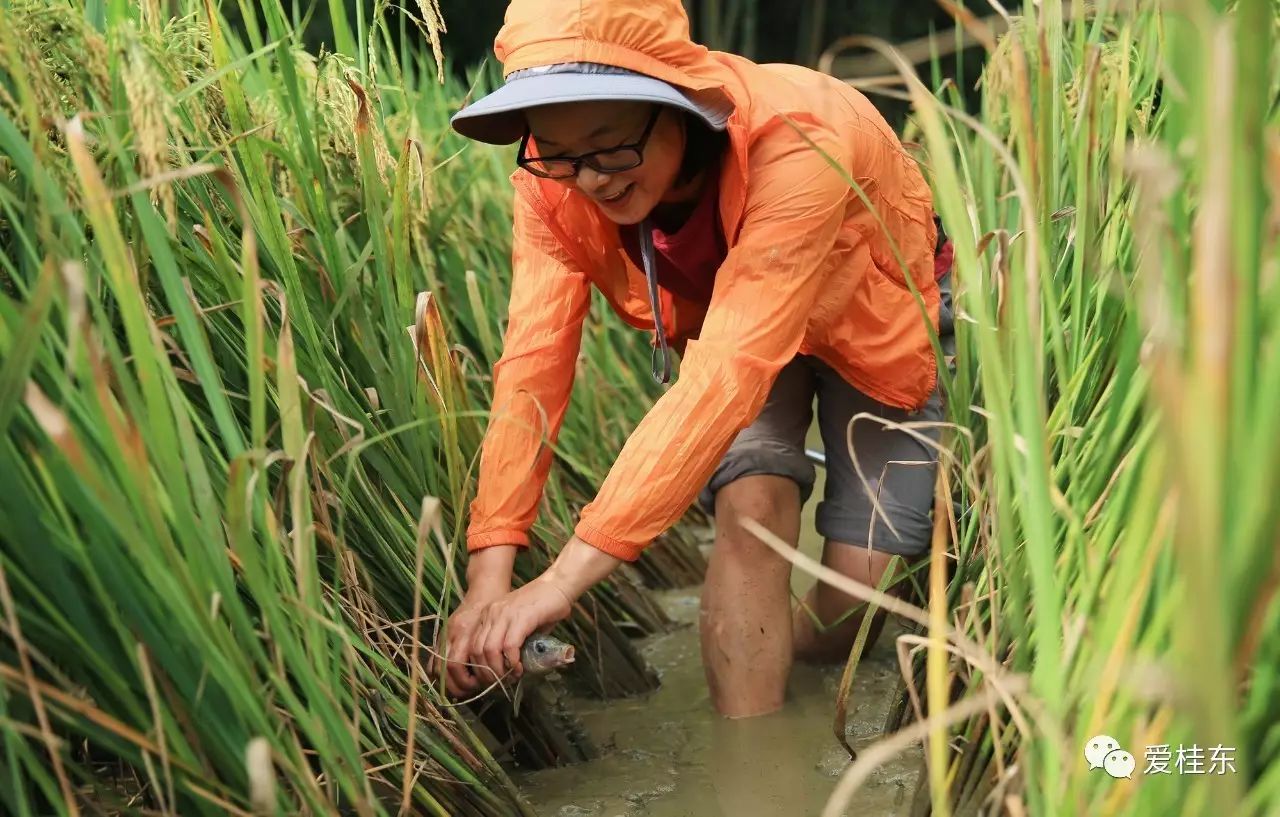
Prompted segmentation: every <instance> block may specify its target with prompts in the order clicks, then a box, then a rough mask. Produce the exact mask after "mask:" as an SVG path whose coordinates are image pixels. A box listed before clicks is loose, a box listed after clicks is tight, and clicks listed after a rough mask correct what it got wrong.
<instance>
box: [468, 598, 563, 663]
mask: <svg viewBox="0 0 1280 817" xmlns="http://www.w3.org/2000/svg"><path fill="white" fill-rule="evenodd" d="M572 610H573V606H572V604H571V602H570V598H569V596H568V594H566V593H565V591H564V590H561V589H560V587H559V586H558V585H556V584H555V582H553V581H552V580H550V579H548V578H547V577H546V575H545V574H544V575H542V576H539V577H538V578H536V579H534V580H533V581H531V582H529V583H528V584H526V585H524V586H523V587H519V588H517V589H515V590H513V591H511V592H510V593H508V594H507V595H506V596H503V597H502V598H500V599H498V600H496V601H493V602H491V603H490V604H488V605H487V606H486V607H485V608H484V611H483V612H482V613H481V623H480V625H479V628H478V629H477V631H476V635H475V638H474V639H473V641H472V644H471V656H472V660H474V661H475V662H477V663H479V664H482V665H484V666H485V667H487V668H488V669H489V671H490V672H492V673H493V677H494V678H501V677H503V676H504V675H506V673H507V672H508V671H510V672H512V674H513V677H514V678H519V677H520V675H521V674H522V673H523V672H524V667H523V665H522V664H521V663H520V648H521V647H523V646H524V642H525V639H527V638H528V637H529V636H530V635H532V634H533V633H534V632H535V631H537V630H539V629H541V628H547V629H550V626H551V625H553V624H555V623H556V622H557V621H563V620H564V619H566V618H568V617H569V614H570V613H571V612H572Z"/></svg>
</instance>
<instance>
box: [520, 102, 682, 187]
mask: <svg viewBox="0 0 1280 817" xmlns="http://www.w3.org/2000/svg"><path fill="white" fill-rule="evenodd" d="M661 115H662V105H659V104H657V103H654V106H653V113H651V114H649V121H648V123H646V124H645V126H644V131H643V132H641V134H640V138H639V139H637V140H636V141H634V142H631V143H629V144H624V145H615V146H614V147H611V148H602V149H600V150H589V151H587V152H586V153H580V154H578V155H577V156H566V155H560V156H533V157H529V156H526V155H525V151H526V149H527V148H528V145H529V137H530V136H532V135H533V132H532V131H530V130H529V129H528V128H526V129H525V132H524V136H522V137H520V148H519V150H518V151H516V164H517V165H518V166H520V167H522V168H524V169H525V170H527V171H528V172H530V173H532V174H533V175H535V176H537V177H538V178H540V179H573V178H577V175H578V174H579V173H581V172H582V166H583V165H584V164H585V165H586V166H587V167H589V168H591V169H592V170H594V171H595V172H597V173H602V174H604V175H611V174H613V173H623V172H625V171H627V170H635V169H636V168H637V167H639V166H640V165H642V164H644V146H645V145H646V144H647V143H648V141H649V136H650V135H652V133H653V129H654V127H656V126H657V124H658V117H660V116H661ZM622 150H631V151H635V154H636V163H635V164H633V165H627V166H626V167H614V168H602V167H599V166H597V165H595V164H593V163H592V161H591V159H592V157H594V156H596V155H598V154H601V153H613V152H615V151H622ZM534 162H568V163H569V164H570V166H571V167H572V168H573V172H572V173H570V174H569V175H567V176H548V175H546V174H545V173H539V172H538V171H536V170H534V169H533V168H531V167H530V165H531V164H532V163H534Z"/></svg>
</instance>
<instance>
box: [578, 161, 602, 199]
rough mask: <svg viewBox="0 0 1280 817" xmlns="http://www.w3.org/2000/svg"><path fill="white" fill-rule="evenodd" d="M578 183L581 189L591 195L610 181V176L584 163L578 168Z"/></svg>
mask: <svg viewBox="0 0 1280 817" xmlns="http://www.w3.org/2000/svg"><path fill="white" fill-rule="evenodd" d="M577 183H578V189H579V190H581V191H582V192H583V193H586V194H587V195H589V196H594V195H596V194H597V193H599V192H600V191H601V190H603V189H604V187H605V185H607V184H608V183H609V177H608V175H606V174H604V173H600V172H598V171H596V170H594V169H592V168H591V167H589V166H587V165H585V164H584V165H582V167H580V168H579V169H578V178H577Z"/></svg>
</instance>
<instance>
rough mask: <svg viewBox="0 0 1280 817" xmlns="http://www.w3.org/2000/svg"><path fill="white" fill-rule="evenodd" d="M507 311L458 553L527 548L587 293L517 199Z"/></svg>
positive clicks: (578, 273)
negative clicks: (463, 540) (461, 548)
mask: <svg viewBox="0 0 1280 817" xmlns="http://www.w3.org/2000/svg"><path fill="white" fill-rule="evenodd" d="M514 225H515V226H514V240H513V248H512V254H511V267H512V281H511V301H510V307H509V309H508V313H507V330H506V335H505V338H504V340H503V347H502V357H501V359H499V361H498V362H497V363H496V364H494V367H493V381H494V385H493V407H492V412H491V414H490V420H489V427H488V429H487V430H486V431H485V436H484V442H483V444H482V446H481V454H480V476H479V485H478V487H477V492H476V498H475V500H474V501H473V502H472V503H471V522H470V524H469V525H468V528H467V550H469V551H474V550H478V549H480V548H484V547H489V546H491V545H520V546H527V545H528V544H529V534H528V531H529V527H530V526H531V525H532V524H533V520H534V518H535V517H536V516H537V508H538V500H539V498H540V497H541V496H542V489H543V487H544V486H545V484H546V481H547V474H548V473H549V471H550V469H551V461H552V450H551V446H552V445H554V443H555V441H556V438H557V436H558V434H559V431H560V425H561V422H562V421H563V420H564V414H565V409H566V408H567V407H568V405H569V395H570V392H571V390H572V387H573V377H574V371H575V363H576V361H577V357H578V349H579V347H580V346H581V341H582V322H583V320H584V318H585V317H586V315H587V310H588V308H589V306H590V303H591V297H590V296H591V285H590V283H589V282H588V281H587V279H586V276H585V275H583V273H582V272H581V270H580V269H578V267H577V265H576V264H574V263H573V261H572V260H571V259H570V257H569V254H568V253H567V252H566V251H565V249H564V248H563V247H562V246H561V245H560V243H559V241H558V240H557V239H556V238H555V236H554V235H552V234H551V232H550V231H549V230H548V229H547V227H546V225H545V224H543V222H542V220H541V218H539V216H538V215H537V214H536V213H534V212H533V210H532V208H531V207H530V206H529V204H528V203H527V202H525V201H524V199H523V198H522V197H521V196H519V195H517V196H516V204H515V216H514Z"/></svg>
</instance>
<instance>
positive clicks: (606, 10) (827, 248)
mask: <svg viewBox="0 0 1280 817" xmlns="http://www.w3.org/2000/svg"><path fill="white" fill-rule="evenodd" d="M494 50H495V52H496V53H497V55H498V58H499V59H500V60H501V61H502V63H503V70H504V73H511V72H512V71H516V70H519V69H521V68H529V67H533V66H538V65H548V64H552V63H558V62H572V61H588V62H599V63H606V64H610V65H617V66H621V67H623V68H629V69H631V70H634V71H639V72H642V73H645V74H649V75H650V76H655V77H657V78H659V79H662V80H665V81H667V82H670V83H672V84H674V85H677V86H681V87H683V88H687V89H694V90H697V91H700V92H703V93H712V94H714V93H723V94H727V95H728V97H729V98H730V99H731V100H732V102H733V103H734V105H735V110H734V113H733V115H732V117H731V118H730V119H729V124H728V134H729V149H728V151H727V155H726V157H725V159H724V163H723V165H722V168H721V174H720V220H721V224H722V226H723V228H724V234H725V237H726V239H727V242H728V246H729V253H728V257H727V258H726V259H725V261H724V264H723V265H722V266H721V267H720V269H719V271H718V272H717V274H716V282H715V290H714V294H713V295H712V299H711V303H710V306H709V307H705V308H704V307H701V306H699V305H697V304H693V303H690V302H688V301H683V300H681V299H680V298H676V297H673V296H672V295H671V294H670V293H667V292H665V291H663V292H662V295H661V298H662V301H661V307H662V309H661V311H662V315H663V319H664V327H665V328H666V331H667V335H668V337H670V338H672V339H673V342H674V343H675V344H676V345H677V346H679V345H680V344H681V343H682V342H686V341H687V345H686V346H685V351H684V354H683V356H682V358H681V365H680V372H679V378H678V380H677V381H676V382H675V383H674V385H672V386H671V388H670V389H669V390H668V391H667V392H666V393H665V394H664V395H663V396H662V397H661V398H660V399H659V400H658V401H657V403H656V404H655V405H654V406H653V408H652V409H651V410H650V412H649V413H648V415H647V416H646V417H645V418H644V420H642V421H641V423H640V424H639V425H638V426H637V427H636V429H635V431H634V433H633V434H632V435H631V438H630V439H629V440H627V443H626V445H625V446H624V447H623V449H622V452H621V453H620V454H619V455H618V458H617V460H616V462H615V463H614V466H613V468H612V469H611V470H610V471H609V474H608V476H607V477H606V479H605V480H604V483H603V484H602V485H601V486H600V492H599V494H598V495H597V497H596V499H595V501H593V502H591V503H590V504H589V505H587V506H586V507H585V508H584V509H583V511H582V515H581V518H580V519H579V522H578V525H577V528H576V530H575V533H576V534H577V535H578V536H579V537H581V538H582V539H583V540H585V541H586V542H588V543H590V544H591V545H593V546H595V547H597V548H599V549H601V550H603V551H606V552H608V553H611V554H613V555H615V556H618V557H620V558H622V559H626V560H628V561H631V560H635V559H636V558H638V557H639V555H640V552H641V551H642V550H643V549H644V548H645V547H647V546H648V545H649V543H651V542H652V541H653V540H654V538H655V537H657V536H658V535H659V534H661V533H662V532H663V531H665V530H666V529H667V528H668V527H670V526H671V525H672V524H674V523H675V522H676V521H677V520H678V519H679V518H680V516H681V515H682V514H683V513H684V512H685V510H687V509H688V507H689V506H690V505H691V504H692V503H693V501H694V499H695V497H696V496H697V494H698V491H699V490H700V489H701V487H702V485H703V484H705V483H706V481H707V480H708V479H709V478H710V476H711V474H712V472H713V471H714V470H715V467H716V465H717V463H718V462H719V461H720V459H721V457H722V456H723V455H724V453H725V451H726V450H727V449H728V447H729V444H730V443H731V442H732V441H733V439H734V437H736V436H737V434H738V432H739V431H740V430H741V429H743V428H745V427H746V426H747V425H749V424H750V423H751V422H752V421H753V420H754V419H755V418H756V416H757V415H758V414H759V413H760V410H761V409H762V408H763V406H764V403H765V397H766V396H767V395H768V393H769V389H770V387H771V386H772V384H773V381H774V378H775V377H776V375H777V373H778V371H779V370H780V369H781V368H782V367H783V366H784V365H786V364H787V363H788V362H789V361H790V360H791V359H792V358H793V357H794V356H795V355H796V354H797V353H800V354H809V355H814V356H816V357H818V358H820V359H822V360H823V361H825V362H826V363H827V364H829V365H830V366H831V367H832V368H834V369H835V370H836V371H837V372H839V373H840V374H841V375H842V376H843V377H844V378H845V379H846V380H848V381H849V382H850V383H852V384H853V385H854V386H856V387H857V388H858V389H860V390H861V391H863V392H865V393H866V394H868V395H871V396H872V397H874V398H876V399H877V400H880V401H881V402H884V403H887V404H889V405H893V406H898V407H903V408H916V407H919V406H921V405H923V404H924V402H925V400H926V399H927V397H928V396H929V394H930V393H931V392H932V391H933V388H934V383H935V379H936V371H935V364H934V357H933V351H932V348H931V346H930V343H929V340H928V333H927V330H926V327H925V322H924V320H922V316H921V313H920V308H919V306H918V304H917V302H916V300H915V296H914V295H912V293H911V291H910V289H909V287H908V285H907V283H906V281H905V278H904V271H903V267H904V266H905V268H906V273H905V274H909V275H910V276H911V279H912V281H913V282H914V284H915V287H916V288H917V289H918V290H919V292H920V293H921V295H922V296H923V301H924V304H925V307H926V310H927V313H928V317H929V320H930V321H931V322H932V323H933V325H934V327H935V328H936V326H937V320H938V289H937V286H936V283H935V281H934V277H933V253H934V244H935V241H936V233H935V228H934V224H933V221H932V214H933V207H932V200H931V196H930V192H929V189H928V187H927V186H926V185H925V182H924V179H923V178H922V176H921V174H920V170H919V168H918V167H917V166H916V163H915V161H914V160H913V159H912V158H911V157H910V156H909V155H908V154H907V153H906V152H905V151H904V149H903V147H902V145H901V143H900V142H899V141H898V139H897V137H896V136H895V135H894V133H893V131H892V130H891V129H890V128H889V126H888V125H887V124H886V123H885V121H884V119H883V118H882V117H881V116H880V115H879V114H878V113H877V112H876V110H875V108H874V107H873V106H872V105H871V103H870V102H868V101H867V99H866V98H865V97H864V96H863V95H862V94H860V93H858V92H857V91H855V90H853V89H852V88H850V87H849V86H848V85H846V84H845V83H843V82H840V81H838V80H836V79H834V78H832V77H829V76H827V75H825V74H821V73H817V72H815V71H811V70H809V69H806V68H801V67H798V66H792V65H757V64H755V63H753V62H751V61H750V60H747V59H743V58H742V57H738V56H735V55H733V54H725V53H720V52H713V51H708V50H707V49H705V48H704V47H702V46H700V45H696V44H694V43H693V42H692V41H691V40H690V39H689V23H688V18H687V17H686V16H685V12H684V8H683V6H682V5H681V3H680V2H679V0H581V2H574V3H567V2H553V1H552V0H514V2H512V3H511V5H510V6H509V7H508V10H507V14H506V23H505V25H504V26H503V28H502V30H501V31H500V32H499V34H498V37H497V41H496V43H495V49H494ZM784 117H786V119H789V120H790V121H791V123H794V125H795V126H796V127H798V128H799V129H800V130H801V131H803V134H804V135H803V136H802V135H801V134H799V133H797V132H796V128H795V127H793V126H792V125H791V124H788V123H787V121H785V120H784ZM806 137H807V139H808V140H812V142H813V143H814V144H816V145H817V146H818V147H819V148H821V149H822V150H823V151H825V152H826V153H827V154H828V155H829V156H830V157H831V158H832V159H833V160H834V161H835V162H836V163H838V164H839V166H840V168H842V169H843V172H841V171H837V170H835V169H834V168H833V167H832V166H831V164H830V163H829V162H828V160H827V159H826V158H824V157H823V156H822V154H821V153H819V152H818V151H816V150H814V149H813V147H812V146H811V145H810V144H809V142H808V141H806ZM845 174H847V176H848V177H849V178H852V179H853V180H855V181H856V182H857V184H858V185H859V186H860V187H861V190H862V193H863V194H864V195H865V196H866V197H867V199H868V200H869V201H870V203H871V204H872V205H873V206H874V209H870V208H868V207H867V206H866V204H865V203H864V201H863V200H862V198H861V197H860V196H859V194H858V193H857V192H856V189H855V188H854V187H852V186H851V185H850V184H849V183H848V179H847V178H846V175H845ZM511 180H512V183H513V184H514V186H515V189H516V196H515V235H514V241H515V246H514V250H513V253H512V265H513V280H512V292H511V303H510V310H509V319H508V326H507V332H506V338H505V343H504V347H503V354H502V358H501V360H500V361H499V362H498V363H497V364H496V365H495V366H494V371H493V376H494V402H493V417H492V419H491V421H490V425H489V429H488V431H487V432H486V435H485V441H484V446H483V450H482V454H481V460H480V476H479V492H478V495H477V497H476V499H475V501H474V503H473V504H472V506H471V523H470V526H469V528H468V532H467V547H468V549H469V550H477V549H479V548H483V547H487V546H490V545H501V544H518V545H527V544H528V542H529V539H528V534H527V531H528V529H529V527H530V526H531V525H532V523H533V520H534V517H535V515H536V513H537V506H538V500H539V497H540V496H541V494H542V489H543V486H544V484H545V482H546V478H547V473H548V471H549V469H550V467H551V460H552V455H551V451H550V450H549V448H548V447H547V445H546V444H547V443H552V444H553V443H554V442H555V440H556V437H557V434H558V431H559V428H560V423H561V420H562V418H563V417H564V412H565V408H566V407H567V405H568V402H569V391H570V388H571V386H572V383H573V376H574V368H575V366H574V364H575V360H576V358H577V355H578V350H579V344H580V338H581V329H582V322H583V319H584V317H585V316H586V314H587V309H588V305H589V302H590V290H591V286H592V285H594V286H596V287H597V288H599V289H600V290H601V292H602V293H603V294H604V296H605V298H606V299H607V300H608V301H609V304H610V305H611V306H612V307H613V309H614V310H615V311H617V313H618V314H619V315H620V316H621V317H622V319H623V320H625V321H626V322H628V323H629V324H631V325H633V326H635V327H637V328H639V329H646V330H650V331H653V330H654V323H653V317H652V312H651V310H650V308H649V305H648V296H647V290H646V283H645V277H644V273H643V271H641V270H639V269H637V268H636V267H635V266H634V265H633V264H632V263H631V262H630V260H629V259H628V257H627V255H626V253H625V252H624V251H623V249H622V247H621V243H620V241H619V238H618V228H617V226H616V225H614V224H613V223H612V222H610V221H609V220H608V219H607V218H605V217H604V216H603V215H602V214H601V213H599V212H598V210H597V209H596V208H595V205H593V204H592V203H591V202H590V201H588V200H587V199H586V198H584V197H582V196H581V195H579V194H578V193H577V192H576V191H571V190H569V189H566V188H565V187H562V186H560V185H559V184H557V183H555V182H550V181H546V180H543V179H539V178H537V177H535V176H532V175H531V174H528V173H526V172H525V171H523V170H517V171H516V172H515V173H514V174H513V175H512V177H511ZM899 258H901V260H902V263H901V264H900V263H899V261H898V259H899ZM645 374H646V375H647V374H648V372H646V373H645ZM544 434H545V438H544Z"/></svg>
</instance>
